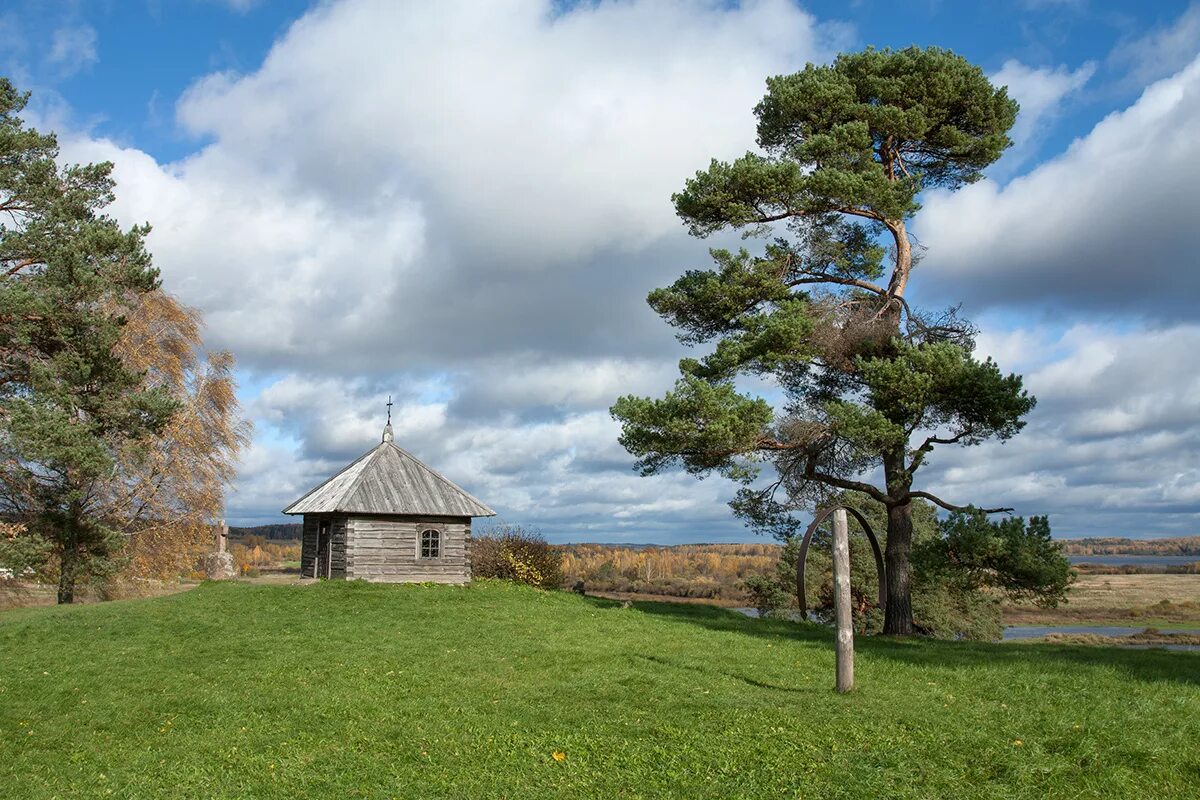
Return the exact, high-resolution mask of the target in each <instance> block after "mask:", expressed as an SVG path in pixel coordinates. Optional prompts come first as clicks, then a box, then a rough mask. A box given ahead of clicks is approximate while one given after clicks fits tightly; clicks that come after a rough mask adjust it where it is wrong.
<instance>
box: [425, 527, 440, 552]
mask: <svg viewBox="0 0 1200 800" xmlns="http://www.w3.org/2000/svg"><path fill="white" fill-rule="evenodd" d="M441 555H442V532H441V531H435V530H433V529H432V528H430V529H428V530H424V531H421V558H440V557H441Z"/></svg>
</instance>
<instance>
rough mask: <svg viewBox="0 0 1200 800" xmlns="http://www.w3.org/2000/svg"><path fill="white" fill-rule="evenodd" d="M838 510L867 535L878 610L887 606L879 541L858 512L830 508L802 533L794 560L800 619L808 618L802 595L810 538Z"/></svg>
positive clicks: (885, 580) (806, 601) (885, 575)
mask: <svg viewBox="0 0 1200 800" xmlns="http://www.w3.org/2000/svg"><path fill="white" fill-rule="evenodd" d="M839 508H844V509H846V511H847V512H848V513H849V514H850V516H852V517H854V518H855V519H856V520H858V524H859V525H861V526H862V529H863V532H864V533H866V534H867V540H868V541H869V542H870V543H871V550H872V551H874V553H875V572H876V574H878V575H879V608H880V609H883V608H884V607H885V606H886V605H887V572H886V571H885V567H884V565H883V551H882V550H880V549H879V540H878V539H876V538H875V532H874V531H873V530H871V526H870V524H869V523H868V522H867V520H866V518H865V517H864V516H863V515H862V514H860V513H859V512H858V510H856V509H853V508H850V507H849V506H830V507H829V508H823V509H819V510H818V511H817V516H816V518H815V519H814V520H813V521H812V524H811V525H809V526H808V530H806V531H805V532H804V539H803V541H801V542H800V556H799V557H798V558H797V559H796V602H797V603H798V604H799V606H800V617H801V618H802V619H805V618H807V617H808V599H807V598H806V597H805V595H804V570H805V562H806V561H807V560H808V546H809V545H810V544H812V537H813V534H814V533H816V532H817V527H818V526H819V525H820V524H821V523H822V522H824V521H825V520H826V519H828V518H829V515H830V514H832V513H833V512H834V511H837V510H838V509H839Z"/></svg>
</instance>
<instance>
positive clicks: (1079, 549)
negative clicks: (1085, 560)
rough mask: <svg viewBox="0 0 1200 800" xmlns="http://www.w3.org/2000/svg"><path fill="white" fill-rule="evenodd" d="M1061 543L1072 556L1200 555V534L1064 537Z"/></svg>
mask: <svg viewBox="0 0 1200 800" xmlns="http://www.w3.org/2000/svg"><path fill="white" fill-rule="evenodd" d="M1063 545H1064V546H1065V548H1066V552H1067V554H1068V555H1072V556H1108V555H1112V556H1200V536H1177V537H1175V538H1173V539H1121V538H1116V537H1110V538H1088V539H1066V540H1064V541H1063Z"/></svg>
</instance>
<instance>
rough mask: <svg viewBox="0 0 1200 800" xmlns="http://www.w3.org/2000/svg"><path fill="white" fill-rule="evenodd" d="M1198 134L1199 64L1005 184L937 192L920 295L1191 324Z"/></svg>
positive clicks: (925, 218)
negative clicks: (1196, 132)
mask: <svg viewBox="0 0 1200 800" xmlns="http://www.w3.org/2000/svg"><path fill="white" fill-rule="evenodd" d="M1198 125H1200V59H1197V60H1194V61H1192V62H1191V63H1190V64H1189V65H1188V66H1187V67H1186V68H1185V69H1183V70H1182V71H1180V72H1179V73H1177V74H1175V75H1173V76H1171V77H1170V78H1167V79H1164V80H1162V81H1159V82H1158V83H1155V84H1153V85H1152V86H1150V87H1149V88H1147V89H1146V91H1145V92H1144V93H1143V94H1142V95H1141V97H1140V98H1138V100H1137V101H1136V102H1135V103H1134V104H1133V105H1132V106H1130V107H1129V108H1126V109H1124V110H1122V111H1118V112H1114V113H1112V114H1110V115H1109V116H1108V117H1106V118H1105V119H1104V120H1102V121H1101V122H1100V123H1099V124H1097V125H1096V126H1095V128H1093V129H1092V131H1091V132H1090V133H1088V134H1087V136H1085V137H1083V138H1081V139H1079V140H1077V141H1076V142H1074V143H1073V144H1072V145H1071V146H1070V148H1069V149H1068V150H1067V151H1066V152H1065V153H1063V154H1062V155H1060V156H1058V157H1056V158H1053V159H1051V160H1049V161H1047V162H1045V163H1043V164H1041V165H1039V166H1038V167H1036V168H1035V169H1033V170H1032V171H1031V172H1029V173H1028V174H1026V175H1022V176H1020V177H1018V178H1014V179H1013V180H1012V181H1010V182H1009V183H1007V184H1006V185H1003V186H1001V185H1000V184H998V183H996V182H995V181H993V180H984V181H981V182H979V183H977V184H974V185H972V186H968V187H966V188H964V189H962V190H960V191H958V192H955V193H953V194H950V193H947V192H941V191H939V192H933V193H931V194H930V196H929V197H928V198H927V199H926V202H925V208H924V210H923V211H922V212H921V214H920V215H919V216H918V218H917V224H916V228H917V230H918V232H919V234H920V236H921V239H922V241H923V242H924V243H925V244H926V245H928V247H929V253H928V256H927V258H926V260H925V261H924V262H923V264H922V266H921V268H920V270H919V271H918V273H919V275H918V280H919V281H920V284H919V286H920V288H921V289H922V290H924V291H927V292H929V293H930V294H931V295H942V294H944V295H946V296H948V297H953V298H966V299H967V301H968V304H969V305H971V306H972V307H975V308H980V307H989V306H1005V305H1017V306H1021V307H1025V308H1029V307H1034V308H1041V309H1044V310H1049V311H1053V312H1054V313H1056V314H1061V313H1063V312H1068V313H1070V312H1076V313H1086V312H1094V311H1102V312H1106V313H1117V314H1125V315H1129V316H1131V317H1137V318H1149V319H1195V318H1196V317H1195V315H1196V310H1195V309H1196V307H1195V304H1194V303H1193V302H1192V299H1191V298H1192V297H1193V296H1195V295H1196V294H1197V293H1200V272H1198V271H1196V270H1193V269H1187V268H1184V265H1187V264H1190V263H1193V262H1194V261H1195V253H1196V251H1197V248H1198V247H1200V227H1197V226H1196V224H1195V216H1196V204H1195V186H1196V184H1197V183H1198V182H1200V139H1198V138H1197V137H1196V136H1195V135H1194V131H1195V130H1196V128H1197V126H1198Z"/></svg>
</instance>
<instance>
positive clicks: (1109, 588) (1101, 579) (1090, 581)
mask: <svg viewBox="0 0 1200 800" xmlns="http://www.w3.org/2000/svg"><path fill="white" fill-rule="evenodd" d="M1068 598H1069V599H1068V602H1067V603H1066V605H1063V606H1060V607H1059V608H1055V609H1042V608H1037V607H1036V606H1032V605H1010V606H1007V607H1005V609H1004V621H1005V623H1006V624H1009V625H1086V624H1090V623H1095V624H1103V625H1122V624H1128V625H1148V626H1156V627H1172V626H1174V627H1188V626H1191V625H1195V626H1200V575H1086V574H1085V575H1080V576H1079V579H1078V581H1077V582H1076V583H1075V585H1074V586H1072V587H1071V591H1070V594H1069V595H1068Z"/></svg>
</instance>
